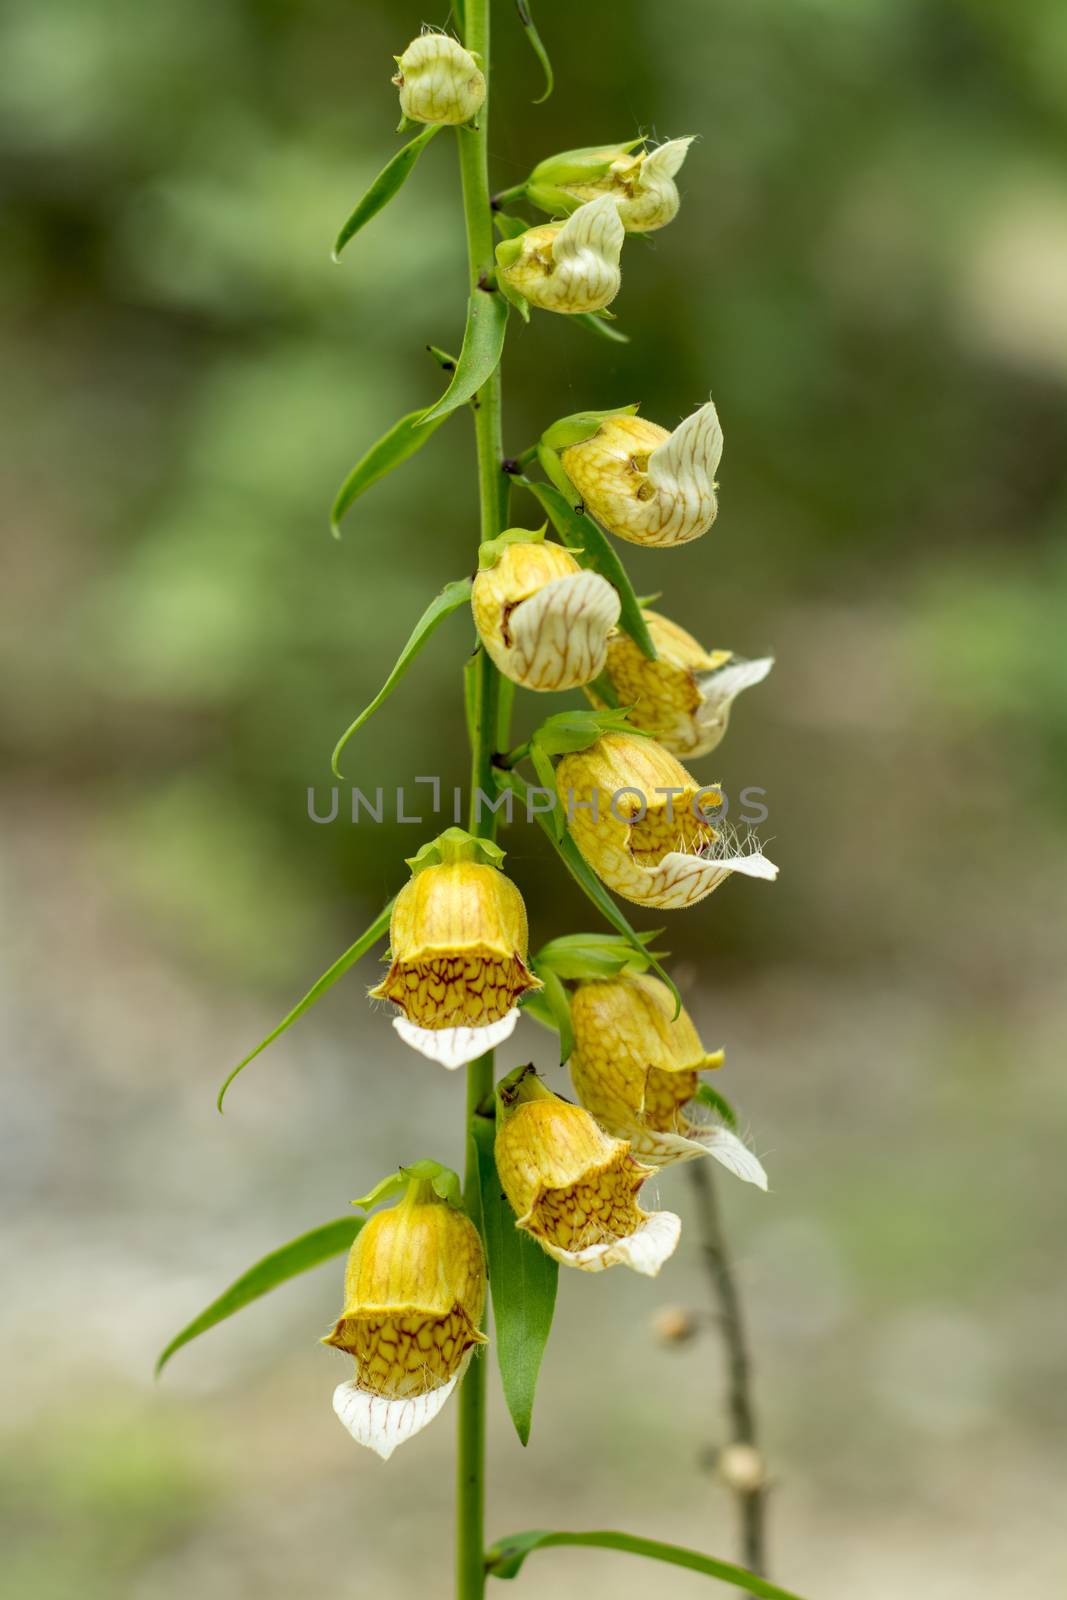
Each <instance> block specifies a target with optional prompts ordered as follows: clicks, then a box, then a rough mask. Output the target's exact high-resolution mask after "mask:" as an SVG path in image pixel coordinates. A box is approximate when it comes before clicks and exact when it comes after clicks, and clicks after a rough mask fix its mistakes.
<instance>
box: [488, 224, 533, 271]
mask: <svg viewBox="0 0 1067 1600" xmlns="http://www.w3.org/2000/svg"><path fill="white" fill-rule="evenodd" d="M528 232H529V227H528V226H527V227H525V228H523V230H522V233H528ZM522 233H509V234H508V237H507V238H506V239H501V240H500V242H499V244H498V245H497V247H496V250H495V251H494V252H493V253H494V255H495V256H496V264H497V266H498V267H499V268H500V269H501V271H502V272H506V271H507V269H508V267H513V266H514V265H515V263H516V261H518V259H519V257H520V256H521V255H522Z"/></svg>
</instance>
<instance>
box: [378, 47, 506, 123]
mask: <svg viewBox="0 0 1067 1600" xmlns="http://www.w3.org/2000/svg"><path fill="white" fill-rule="evenodd" d="M394 59H395V61H396V64H397V73H396V76H395V77H394V79H393V82H394V83H395V84H396V86H397V88H398V89H399V90H400V109H401V111H402V112H403V113H404V115H405V117H408V118H410V120H411V121H412V122H446V123H461V122H470V120H471V118H472V117H474V116H475V115H476V114H477V113H478V112H479V111H480V110H481V108H482V106H483V105H484V103H485V78H484V76H483V75H482V71H481V68H480V67H479V65H478V62H477V60H476V58H475V57H474V56H473V55H472V54H471V52H470V51H469V50H464V48H463V46H462V45H461V44H460V43H459V42H458V40H456V39H453V38H452V37H451V36H450V35H449V34H447V33H432V32H430V33H421V34H420V35H419V37H418V38H417V39H412V41H411V43H410V44H409V45H408V47H407V49H406V50H405V51H404V54H403V55H402V56H396V57H394Z"/></svg>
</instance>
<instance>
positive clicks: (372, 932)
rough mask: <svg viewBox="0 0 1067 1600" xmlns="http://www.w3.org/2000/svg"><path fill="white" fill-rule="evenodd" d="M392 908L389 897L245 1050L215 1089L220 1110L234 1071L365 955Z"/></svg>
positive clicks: (386, 927) (385, 929)
mask: <svg viewBox="0 0 1067 1600" xmlns="http://www.w3.org/2000/svg"><path fill="white" fill-rule="evenodd" d="M392 911H393V902H392V900H390V902H389V904H388V905H387V906H386V907H385V910H384V911H382V912H381V914H380V915H379V916H377V917H376V918H375V919H374V921H373V922H372V923H371V925H370V927H369V928H368V929H367V931H366V933H363V934H360V936H359V938H358V939H357V940H356V942H355V944H353V945H350V946H349V948H348V949H347V950H346V951H345V953H344V955H342V956H338V957H337V960H336V961H335V962H334V964H333V966H332V967H330V968H329V970H328V971H326V972H324V973H323V975H322V977H321V978H320V979H319V981H318V983H314V984H312V986H311V988H310V989H309V990H308V992H307V994H306V995H305V996H304V998H303V999H302V1000H298V1001H297V1003H296V1005H295V1006H294V1007H293V1009H292V1011H290V1013H289V1015H288V1016H287V1017H284V1018H283V1019H282V1021H281V1022H279V1024H278V1026H277V1027H276V1028H275V1029H274V1031H273V1033H268V1035H267V1037H266V1038H265V1039H261V1040H260V1042H259V1044H257V1045H256V1048H255V1049H254V1050H251V1051H249V1053H248V1055H246V1056H245V1058H244V1060H243V1061H239V1062H238V1063H237V1065H236V1066H235V1067H234V1069H233V1071H232V1072H231V1073H230V1075H229V1077H228V1078H227V1079H226V1082H225V1083H224V1084H223V1086H222V1088H221V1089H220V1090H219V1098H218V1102H217V1104H218V1108H219V1110H220V1111H221V1110H222V1102H223V1100H224V1099H225V1097H226V1091H227V1089H228V1088H229V1087H230V1084H231V1083H232V1082H233V1080H234V1078H236V1076H237V1074H238V1073H239V1072H243V1071H244V1069H245V1067H247V1065H248V1063H249V1062H250V1061H254V1060H255V1059H256V1057H257V1056H258V1055H259V1053H260V1051H261V1050H265V1049H266V1048H267V1046H268V1045H269V1044H273V1043H274V1041H275V1039H277V1038H278V1037H279V1036H280V1035H281V1034H283V1033H284V1032H285V1030H286V1028H291V1027H292V1025H293V1023H294V1022H295V1021H296V1020H297V1018H298V1017H302V1016H303V1015H304V1012H305V1011H310V1010H311V1007H312V1006H313V1005H314V1004H315V1001H316V1000H319V999H321V998H322V996H323V995H324V994H325V993H326V991H327V989H330V988H332V987H333V985H334V984H335V983H336V982H337V980H338V978H343V977H344V975H345V973H346V972H347V971H348V970H349V968H350V967H354V966H355V964H356V962H357V961H358V960H359V958H360V957H361V956H365V955H366V953H367V951H368V950H369V949H370V948H371V946H372V945H376V944H377V943H378V940H379V939H380V938H381V937H382V935H383V934H385V933H388V931H389V919H390V917H391V915H392Z"/></svg>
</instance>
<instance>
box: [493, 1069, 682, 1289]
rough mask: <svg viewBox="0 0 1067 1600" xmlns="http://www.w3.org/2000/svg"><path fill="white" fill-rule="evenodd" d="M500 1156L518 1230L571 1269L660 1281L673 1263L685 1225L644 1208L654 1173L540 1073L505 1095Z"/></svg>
mask: <svg viewBox="0 0 1067 1600" xmlns="http://www.w3.org/2000/svg"><path fill="white" fill-rule="evenodd" d="M495 1153H496V1168H497V1173H498V1174H499V1177H500V1182H501V1186H502V1187H503V1190H504V1193H505V1194H506V1195H507V1197H508V1201H509V1203H510V1205H511V1208H512V1210H513V1211H514V1212H515V1215H516V1218H517V1221H516V1227H519V1228H522V1229H523V1231H524V1232H526V1233H528V1234H530V1235H531V1237H532V1238H534V1239H536V1240H537V1242H538V1244H539V1245H540V1246H541V1248H542V1249H543V1250H546V1251H547V1252H548V1254H549V1255H550V1256H552V1257H554V1258H555V1260H557V1261H559V1262H562V1264H563V1265H564V1266H566V1267H577V1268H579V1269H580V1270H581V1271H583V1272H601V1271H603V1270H604V1269H605V1268H606V1267H614V1266H618V1265H622V1266H627V1267H632V1268H633V1270H634V1271H635V1272H641V1273H644V1274H645V1275H646V1276H647V1277H655V1275H656V1273H657V1272H658V1271H659V1269H660V1267H661V1266H662V1265H663V1263H664V1261H666V1259H667V1257H668V1256H670V1255H672V1254H673V1252H674V1250H675V1248H676V1246H677V1244H678V1239H679V1237H680V1234H681V1228H682V1225H681V1222H680V1221H679V1219H678V1218H677V1217H676V1216H675V1215H674V1213H673V1212H671V1211H654V1212H647V1211H642V1209H641V1207H640V1206H639V1205H638V1204H637V1194H638V1191H639V1190H640V1188H641V1185H642V1184H643V1183H644V1181H645V1179H646V1178H647V1177H648V1176H649V1175H650V1173H651V1172H652V1170H653V1169H652V1168H651V1167H646V1166H642V1165H641V1163H640V1162H638V1161H635V1160H634V1158H633V1155H632V1154H631V1152H630V1146H629V1144H628V1143H627V1142H626V1141H625V1140H624V1139H610V1138H609V1137H608V1136H607V1134H605V1133H604V1132H603V1131H602V1130H601V1129H600V1128H598V1127H597V1124H596V1123H595V1122H594V1120H593V1118H592V1117H591V1116H590V1115H589V1113H588V1111H584V1110H583V1109H582V1107H581V1106H575V1105H571V1104H570V1103H569V1101H566V1100H561V1099H560V1098H559V1096H558V1095H555V1094H552V1092H551V1091H550V1090H548V1089H546V1088H545V1087H544V1085H543V1084H542V1083H540V1082H539V1081H538V1079H537V1077H536V1075H535V1074H534V1071H533V1068H532V1067H525V1068H521V1069H519V1073H518V1074H517V1075H516V1074H512V1077H511V1078H510V1079H505V1080H504V1082H503V1083H502V1084H500V1086H499V1089H498V1110H497V1133H496V1146H495Z"/></svg>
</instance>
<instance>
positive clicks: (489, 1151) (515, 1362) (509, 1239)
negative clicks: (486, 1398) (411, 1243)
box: [471, 1116, 559, 1444]
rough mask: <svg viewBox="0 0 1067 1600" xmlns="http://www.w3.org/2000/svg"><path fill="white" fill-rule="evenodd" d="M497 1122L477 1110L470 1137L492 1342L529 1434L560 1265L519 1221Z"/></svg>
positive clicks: (521, 1432)
mask: <svg viewBox="0 0 1067 1600" xmlns="http://www.w3.org/2000/svg"><path fill="white" fill-rule="evenodd" d="M495 1134H496V1122H495V1119H494V1118H493V1117H488V1116H476V1117H475V1118H474V1121H473V1133H472V1136H471V1137H472V1139H473V1143H474V1151H475V1155H476V1158H477V1164H478V1193H479V1205H480V1208H481V1221H482V1230H483V1233H484V1236H485V1249H486V1257H487V1264H488V1267H489V1291H490V1293H491V1294H492V1297H493V1324H494V1331H493V1343H494V1344H495V1346H496V1358H497V1363H498V1365H499V1367H500V1380H501V1383H502V1384H503V1387H504V1399H505V1400H506V1401H507V1406H508V1410H509V1411H510V1413H511V1420H512V1422H514V1424H515V1431H516V1433H517V1434H518V1436H519V1439H520V1440H521V1442H522V1443H523V1444H526V1443H527V1442H528V1441H529V1438H530V1420H531V1417H532V1415H533V1402H534V1390H535V1389H536V1387H537V1374H538V1371H539V1370H540V1366H541V1357H542V1356H543V1355H544V1353H545V1345H546V1344H547V1343H548V1335H549V1332H550V1330H551V1327H552V1313H553V1311H554V1309H555V1305H556V1281H557V1278H558V1277H559V1265H558V1263H557V1262H555V1261H553V1259H552V1257H551V1256H549V1255H546V1254H545V1252H544V1251H543V1250H542V1249H541V1247H540V1245H538V1244H535V1243H534V1241H533V1239H531V1238H530V1235H529V1234H528V1233H523V1232H522V1231H521V1230H520V1229H519V1228H516V1226H515V1214H514V1212H513V1211H512V1209H511V1207H510V1206H509V1205H508V1202H507V1200H506V1198H505V1196H504V1193H503V1190H502V1189H501V1186H500V1179H499V1177H498V1176H497V1170H496V1161H495V1159H494V1156H493V1140H494V1138H495Z"/></svg>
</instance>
